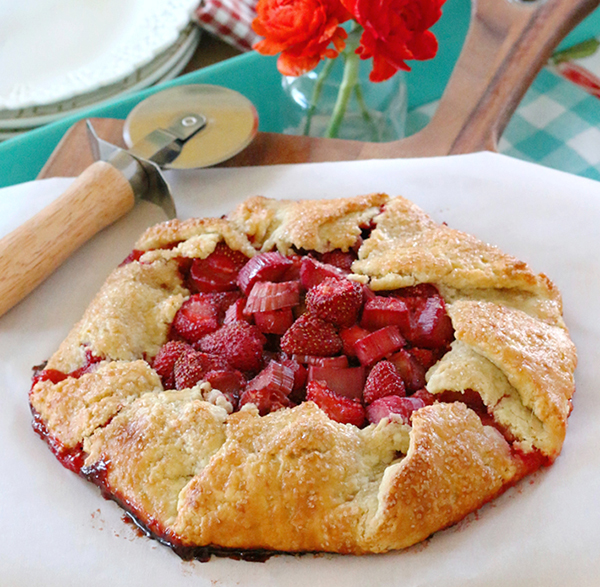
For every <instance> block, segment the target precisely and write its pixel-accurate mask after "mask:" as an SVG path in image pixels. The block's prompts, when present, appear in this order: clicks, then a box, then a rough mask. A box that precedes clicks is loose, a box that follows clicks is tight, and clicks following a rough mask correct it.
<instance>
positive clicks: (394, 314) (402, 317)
mask: <svg viewBox="0 0 600 587" xmlns="http://www.w3.org/2000/svg"><path fill="white" fill-rule="evenodd" d="M409 320H410V316H409V312H408V308H407V306H406V304H405V303H404V301H403V300H400V299H398V298H385V297H383V296H375V297H374V298H372V299H370V300H367V302H366V303H365V307H364V308H363V313H362V318H361V319H360V325H361V326H362V327H363V328H367V329H369V330H377V329H379V328H383V327H384V326H391V325H394V324H395V325H396V326H399V327H400V332H402V333H405V332H406V331H407V330H408V327H409V324H410V323H409Z"/></svg>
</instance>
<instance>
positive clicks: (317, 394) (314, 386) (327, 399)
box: [306, 381, 365, 428]
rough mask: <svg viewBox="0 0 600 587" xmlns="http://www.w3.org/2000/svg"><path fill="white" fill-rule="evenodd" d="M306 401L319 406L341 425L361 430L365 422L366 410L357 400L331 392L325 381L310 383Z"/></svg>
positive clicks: (307, 387)
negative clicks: (348, 425)
mask: <svg viewBox="0 0 600 587" xmlns="http://www.w3.org/2000/svg"><path fill="white" fill-rule="evenodd" d="M306 401H311V402H314V403H315V404H317V406H319V408H321V409H322V410H323V411H324V412H325V413H326V414H327V415H328V416H329V418H331V419H332V420H335V421H336V422H340V423H341V424H354V426H358V427H359V428H360V427H361V426H362V425H363V424H364V422H365V410H364V408H363V407H362V404H361V403H360V402H359V401H358V400H355V399H351V398H349V397H344V396H343V395H338V394H337V393H335V392H333V391H331V389H329V387H327V384H326V383H325V382H324V381H309V382H308V385H307V386H306Z"/></svg>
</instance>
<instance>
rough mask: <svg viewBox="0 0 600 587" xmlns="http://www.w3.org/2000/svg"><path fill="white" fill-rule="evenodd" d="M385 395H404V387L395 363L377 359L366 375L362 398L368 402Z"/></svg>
mask: <svg viewBox="0 0 600 587" xmlns="http://www.w3.org/2000/svg"><path fill="white" fill-rule="evenodd" d="M386 395H397V396H398V397H404V396H405V395H406V389H405V387H404V381H403V379H402V376H401V375H400V372H399V371H398V369H397V368H396V367H395V365H394V364H393V363H390V362H389V361H379V363H376V364H375V366H374V367H373V368H372V369H371V372H370V373H369V376H368V377H367V381H366V383H365V388H364V390H363V399H364V401H365V403H367V404H370V403H372V402H374V401H375V400H377V399H379V398H381V397H385V396H386Z"/></svg>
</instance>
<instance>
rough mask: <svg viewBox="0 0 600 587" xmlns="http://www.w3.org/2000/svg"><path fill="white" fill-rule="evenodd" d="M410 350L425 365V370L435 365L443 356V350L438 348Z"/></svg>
mask: <svg viewBox="0 0 600 587" xmlns="http://www.w3.org/2000/svg"><path fill="white" fill-rule="evenodd" d="M408 352H409V353H410V354H411V355H412V356H413V357H415V359H417V361H419V363H421V365H423V367H425V371H427V369H429V368H430V367H432V366H433V365H435V364H436V363H437V361H438V360H439V359H440V358H441V356H442V354H443V352H439V351H438V350H437V349H436V350H434V349H418V348H413V349H409V350H408Z"/></svg>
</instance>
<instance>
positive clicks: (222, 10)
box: [196, 0, 260, 51]
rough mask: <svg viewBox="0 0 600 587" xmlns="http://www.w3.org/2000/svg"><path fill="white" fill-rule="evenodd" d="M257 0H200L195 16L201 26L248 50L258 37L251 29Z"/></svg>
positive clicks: (237, 46) (240, 48)
mask: <svg viewBox="0 0 600 587" xmlns="http://www.w3.org/2000/svg"><path fill="white" fill-rule="evenodd" d="M256 2H257V0H202V1H201V2H200V6H199V7H198V9H197V10H196V17H197V18H198V21H199V22H200V25H201V26H202V28H204V29H206V30H207V31H208V32H210V33H212V34H213V35H216V36H217V37H219V38H221V39H223V40H224V41H225V42H227V43H229V44H230V45H233V46H234V47H236V48H237V49H239V50H240V51H250V50H251V49H252V45H254V43H256V42H257V41H259V40H260V37H259V36H258V35H257V34H256V33H255V32H254V31H253V30H252V21H253V20H254V18H255V17H256V10H255V7H256Z"/></svg>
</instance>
